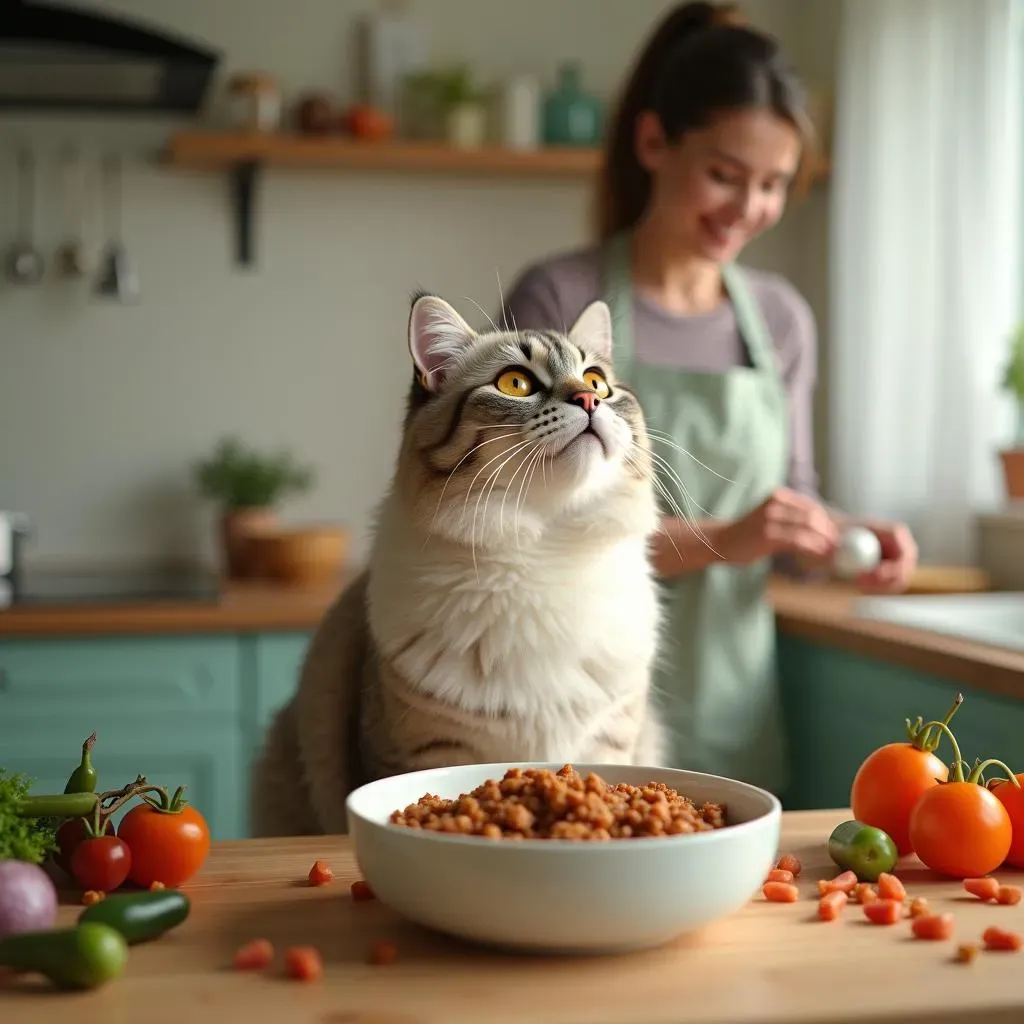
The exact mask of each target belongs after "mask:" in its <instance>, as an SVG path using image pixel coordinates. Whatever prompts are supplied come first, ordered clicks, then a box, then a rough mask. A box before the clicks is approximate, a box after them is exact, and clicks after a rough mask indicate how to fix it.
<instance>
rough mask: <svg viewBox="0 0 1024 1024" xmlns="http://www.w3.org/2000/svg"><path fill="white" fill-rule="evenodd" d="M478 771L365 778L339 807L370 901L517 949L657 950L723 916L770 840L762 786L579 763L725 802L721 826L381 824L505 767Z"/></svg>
mask: <svg viewBox="0 0 1024 1024" xmlns="http://www.w3.org/2000/svg"><path fill="white" fill-rule="evenodd" d="M561 767H562V765H561V764H532V763H531V764H474V765H459V766H457V767H452V768H435V769H429V770H427V771H420V772H410V773H408V774H405V775H397V776H393V777H391V778H386V779H380V780H378V781H376V782H371V783H369V784H367V785H365V786H361V787H360V788H359V789H357V790H355V791H354V792H352V793H351V794H350V795H349V797H348V801H347V806H348V815H349V830H350V833H351V836H352V839H353V845H354V848H355V855H356V860H357V862H358V864H359V868H360V870H361V871H362V873H363V876H364V877H365V879H366V880H367V882H368V883H369V884H370V887H371V888H372V889H373V891H374V892H375V893H376V895H377V897H378V899H380V900H381V901H382V902H383V903H384V904H386V905H387V906H389V907H391V908H392V909H393V910H395V911H396V912H398V913H399V914H401V915H402V916H404V917H406V918H408V919H409V920H411V921H415V922H416V923H418V924H421V925H424V926H426V927H428V928H433V929H435V930H437V931H440V932H446V933H448V934H450V935H455V936H458V937H460V938H463V939H468V940H470V941H473V942H479V943H485V944H488V945H497V946H502V947H507V948H513V949H521V950H536V951H540V950H544V951H549V952H561V953H611V952H625V951H628V950H634V949H643V948H646V947H651V946H657V945H661V944H663V943H666V942H669V941H671V940H672V939H674V938H676V937H678V936H680V935H682V934H684V933H686V932H689V931H692V930H694V929H697V928H700V927H702V926H704V925H706V924H708V923H709V922H711V921H714V920H716V919H719V918H723V917H726V916H727V915H729V914H732V913H734V912H736V911H737V910H739V909H740V907H742V906H743V905H744V904H745V903H747V902H748V901H749V900H750V899H751V897H752V896H753V895H754V894H755V893H756V891H757V890H758V888H759V887H760V886H761V884H762V883H763V882H764V879H765V876H766V875H767V874H768V872H769V871H770V870H771V867H772V864H773V863H774V860H775V858H776V855H777V852H778V844H779V828H780V825H781V817H782V806H781V805H780V803H779V801H778V800H777V799H776V798H775V797H774V796H773V795H772V794H771V793H768V792H766V791H765V790H762V789H758V788H757V787H755V786H751V785H748V784H746V783H743V782H737V781H735V780H733V779H726V778H721V777H719V776H716V775H705V774H702V773H700V772H689V771H681V770H677V769H672V768H651V767H643V766H640V767H637V766H626V765H605V764H575V765H574V767H575V768H576V769H577V770H578V771H580V772H581V773H582V774H586V773H587V772H588V771H594V772H596V773H597V774H598V775H600V776H601V777H602V778H603V779H604V780H605V781H606V782H609V783H612V784H615V783H619V782H625V783H628V784H630V785H634V786H642V785H644V784H646V783H648V782H663V783H665V785H667V786H671V787H672V788H673V789H675V790H677V791H678V792H679V793H680V794H683V795H685V796H689V797H691V798H692V799H693V800H695V801H696V802H697V803H698V804H700V803H702V802H703V801H706V800H710V801H714V802H716V803H722V804H725V805H726V820H727V823H728V824H727V826H726V827H725V828H720V829H713V830H710V831H707V832H697V833H689V834H685V835H678V836H660V837H657V838H652V839H611V840H606V841H604V842H573V841H571V840H557V839H524V840H519V841H510V840H504V839H498V840H494V839H485V838H482V837H480V836H465V835H454V834H451V833H443V832H433V831H426V830H423V829H411V828H407V827H404V826H396V825H390V824H388V818H389V816H390V815H391V813H392V812H393V811H395V810H404V809H405V807H407V806H408V805H409V804H411V803H415V802H416V801H417V800H419V799H420V797H422V796H423V795H424V794H426V793H434V794H436V795H437V796H440V797H443V798H446V799H451V798H454V797H457V796H459V795H460V794H462V793H468V792H469V791H470V790H472V789H475V788H476V787H477V786H478V785H480V784H481V783H482V782H485V781H486V780H487V779H501V777H502V776H503V775H504V774H505V772H506V771H507V769H509V768H550V769H552V770H554V771H557V770H558V769H559V768H561Z"/></svg>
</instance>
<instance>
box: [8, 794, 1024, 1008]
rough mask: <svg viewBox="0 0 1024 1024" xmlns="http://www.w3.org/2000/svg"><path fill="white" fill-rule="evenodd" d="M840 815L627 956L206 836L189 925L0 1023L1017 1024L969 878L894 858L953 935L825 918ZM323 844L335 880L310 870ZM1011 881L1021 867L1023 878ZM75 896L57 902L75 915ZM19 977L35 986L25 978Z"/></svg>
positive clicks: (1012, 923) (339, 849)
mask: <svg viewBox="0 0 1024 1024" xmlns="http://www.w3.org/2000/svg"><path fill="white" fill-rule="evenodd" d="M847 817H849V812H848V811H845V810H843V811H812V812H790V813H786V814H784V815H783V827H782V840H781V849H782V851H785V852H793V853H795V854H797V856H799V857H800V859H801V860H802V862H803V865H804V871H803V873H802V875H801V876H800V880H799V881H800V888H801V891H802V896H803V899H802V900H801V901H800V902H798V903H796V904H779V903H769V902H767V901H765V900H763V899H762V898H760V896H759V894H755V895H754V897H753V898H752V900H751V901H750V903H748V904H747V905H746V906H745V907H744V908H743V909H742V910H741V911H739V912H738V913H737V914H735V915H734V916H732V917H730V918H727V919H725V920H723V921H719V922H717V923H716V924H714V925H712V926H710V927H709V928H707V929H705V930H704V931H703V932H701V933H698V934H694V935H691V936H689V937H685V938H682V939H680V940H678V941H677V942H675V943H672V944H670V945H669V946H667V947H662V948H660V949H656V950H652V951H648V952H643V953H636V954H631V955H627V956H621V957H599V958H594V959H579V958H571V959H559V958H552V957H532V956H510V955H504V954H500V953H494V952H489V951H484V950H482V949H478V948H476V947H473V946H470V945H466V944H463V943H459V942H456V941H454V940H450V939H447V938H445V937H443V936H437V935H434V934H432V933H430V932H427V931H425V930H423V929H420V928H419V927H417V926H415V925H412V924H407V923H406V922H405V921H404V920H402V919H401V918H399V917H398V916H397V915H396V914H394V913H392V912H391V911H390V910H388V909H387V908H386V907H385V906H383V905H382V904H380V903H378V902H376V901H372V902H362V903H353V902H352V901H351V900H350V898H349V895H348V891H349V888H348V887H349V884H350V883H351V882H352V881H353V880H354V879H356V878H357V877H359V873H358V870H357V868H356V866H355V863H354V859H353V856H352V851H351V846H350V844H349V841H348V839H347V838H345V837H313V838H306V837H303V838H296V839H270V840H247V841H242V842H230V843H219V844H214V846H213V848H212V850H211V854H210V857H209V860H208V861H207V864H206V865H205V867H204V869H203V870H202V872H201V874H200V876H199V877H198V878H197V879H196V880H195V881H194V882H193V883H191V884H190V885H189V886H188V892H189V893H190V895H191V897H192V901H193V906H192V913H191V915H190V917H189V919H188V920H187V921H186V922H185V923H184V924H183V925H181V926H180V927H179V928H178V929H176V930H175V931H173V932H171V933H169V934H167V935H164V936H162V937H161V938H159V939H157V940H155V941H153V942H150V943H146V944H143V945H139V946H134V947H132V950H131V954H130V959H129V962H128V965H127V967H126V969H125V973H124V974H122V975H121V976H120V977H119V978H117V979H115V980H114V981H113V982H111V983H109V984H108V985H107V986H106V987H104V988H102V989H100V990H97V991H95V992H89V993H84V994H73V995H68V994H56V993H54V994H49V993H48V994H46V995H43V994H41V993H42V992H44V991H46V990H45V986H44V985H43V984H42V983H37V982H29V981H28V980H27V979H23V980H21V981H19V982H18V983H17V985H15V983H14V982H9V983H8V987H4V986H3V985H0V1019H3V1020H12V1021H13V1020H17V1021H18V1022H19V1024H50V1022H52V1021H54V1020H57V1019H71V1018H74V1020H75V1021H76V1024H138V1022H140V1021H145V1022H146V1024H180V1022H181V1021H182V1020H187V1021H189V1022H190V1024H206V1022H217V1024H222V1022H224V1021H234V1020H244V1021H246V1022H247V1024H271V1022H273V1024H277V1022H278V1021H288V1022H289V1024H307V1022H308V1024H314V1022H315V1024H462V1022H465V1024H480V1022H481V1021H484V1020H486V1021H488V1022H490V1024H505V1022H511V1021H529V1022H530V1024H556V1022H557V1024H569V1022H573V1024H584V1022H585V1024H670V1022H671V1024H676V1022H680V1024H682V1022H684V1021H693V1020H699V1021H701V1022H702V1024H812V1022H813V1024H861V1022H863V1024H868V1022H870V1024H889V1022H895V1021H897V1020H898V1021H904V1022H922V1024H923V1022H925V1021H927V1022H930V1024H953V1022H966V1021H970V1022H971V1024H997V1022H998V1024H1003V1022H1006V1024H1009V1022H1010V1021H1020V1020H1022V1019H1024V988H1022V987H1021V985H1020V983H1019V975H1020V967H1021V961H1020V957H1021V956H1024V953H1020V954H1016V955H1015V954H1012V953H985V952H981V953H980V954H979V955H978V957H977V959H976V960H975V961H974V962H973V963H971V964H970V965H963V964H959V963H957V962H955V959H954V953H955V950H956V943H957V942H958V941H969V940H970V941H973V940H978V939H979V938H980V935H981V932H982V931H983V930H984V929H985V928H986V927H987V926H988V925H990V924H992V923H993V922H995V923H998V924H999V925H1001V926H1003V927H1006V928H1010V929H1015V930H1018V931H1020V930H1024V904H1019V905H1018V906H1015V907H1010V906H993V905H988V904H983V903H981V902H980V901H976V900H974V899H973V898H965V896H964V893H963V890H962V888H961V886H960V884H959V883H957V882H955V881H940V880H936V879H933V878H932V876H931V875H930V873H929V872H927V871H926V870H925V869H924V868H923V867H921V866H920V864H919V863H918V862H915V861H911V862H910V863H909V865H908V867H907V868H906V869H905V870H902V871H901V872H900V874H901V876H902V877H903V879H904V882H905V884H906V886H907V889H908V893H909V894H910V896H919V895H920V896H925V897H926V898H927V899H928V901H929V903H930V904H931V905H932V907H933V908H934V909H941V910H948V911H950V912H951V913H953V914H954V915H955V917H956V937H955V939H954V940H953V941H952V942H949V941H947V942H923V941H914V940H911V939H910V937H909V936H910V932H909V925H908V924H907V923H906V922H902V923H900V924H897V925H894V926H892V927H882V926H876V925H871V924H869V923H867V921H866V920H865V918H864V917H863V914H862V912H861V910H860V908H859V907H858V906H853V905H851V906H848V907H847V908H846V910H845V911H844V913H843V916H842V917H841V918H840V919H839V920H838V921H835V922H829V923H825V922H821V921H818V920H817V918H816V915H815V909H816V898H815V894H816V892H817V886H816V880H817V879H819V878H824V877H831V875H833V874H835V873H836V869H835V868H834V866H832V865H831V864H830V862H829V861H828V857H827V853H826V848H825V843H826V840H827V837H828V835H829V833H830V832H831V830H832V828H833V827H834V826H835V825H836V824H838V823H839V822H840V821H842V820H844V819H845V818H847ZM317 858H323V859H326V860H327V861H328V863H329V864H330V866H331V867H332V869H333V870H334V873H335V880H334V882H333V883H332V884H330V885H328V886H324V887H321V888H310V887H308V886H307V885H305V884H304V880H305V877H306V874H307V872H308V870H309V868H310V865H311V864H312V863H313V861H314V860H315V859H317ZM1018 881H1019V880H1018ZM78 911H79V908H78V907H77V906H73V905H68V906H63V907H62V908H61V911H60V917H61V922H62V923H63V922H71V921H73V920H74V918H75V916H76V915H77V913H78ZM257 937H262V938H267V939H269V940H270V941H271V942H272V943H273V944H274V946H275V948H276V951H277V955H278V963H277V966H276V967H275V968H274V969H272V970H270V971H269V972H267V973H266V974H265V975H262V976H261V975H259V974H251V973H237V972H235V971H234V970H233V969H232V966H231V964H232V956H233V954H234V951H235V949H236V948H237V947H238V946H240V945H241V944H242V943H245V942H247V941H249V940H251V939H253V938H257ZM379 939H384V940H388V941H391V942H393V943H394V945H395V946H396V948H397V950H398V958H397V960H396V962H395V963H393V964H391V965H388V966H371V965H369V964H368V963H366V954H367V950H368V948H369V946H370V944H371V943H372V942H374V941H375V940H379ZM293 944H295V945H299V944H302V945H315V946H316V947H317V948H318V949H319V950H320V952H321V954H322V956H323V960H324V975H323V977H322V978H321V979H320V980H319V981H316V982H313V983H308V984H303V983H299V982H294V981H290V980H288V979H287V978H285V977H284V976H283V974H282V972H281V967H280V958H281V956H282V955H283V953H284V950H285V949H286V948H287V947H288V946H290V945H293ZM24 988H28V989H29V991H24Z"/></svg>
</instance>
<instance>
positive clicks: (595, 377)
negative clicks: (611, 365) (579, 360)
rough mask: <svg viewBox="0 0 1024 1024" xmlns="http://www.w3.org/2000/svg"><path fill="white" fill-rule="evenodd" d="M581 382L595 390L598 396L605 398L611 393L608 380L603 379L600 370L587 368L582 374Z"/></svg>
mask: <svg viewBox="0 0 1024 1024" xmlns="http://www.w3.org/2000/svg"><path fill="white" fill-rule="evenodd" d="M583 383H584V384H586V385H587V387H588V388H590V389H591V390H592V391H594V392H596V394H597V397H598V398H607V397H608V396H609V395H610V394H611V393H612V389H611V388H610V387H609V386H608V381H606V380H605V379H604V374H603V373H601V371H600V370H587V372H586V373H585V374H583Z"/></svg>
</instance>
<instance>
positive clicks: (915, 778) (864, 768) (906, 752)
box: [850, 743, 949, 857]
mask: <svg viewBox="0 0 1024 1024" xmlns="http://www.w3.org/2000/svg"><path fill="white" fill-rule="evenodd" d="M947 778H949V769H948V768H947V767H946V765H945V764H943V763H942V761H940V760H939V758H938V757H936V756H935V754H933V753H932V752H931V751H930V750H922V749H921V748H919V747H917V746H915V745H914V744H913V743H888V744H886V745H885V746H884V747H879V748H878V750H876V751H874V752H873V753H872V754H870V755H868V757H867V758H866V759H865V761H864V763H863V764H862V765H861V766H860V768H859V769H858V770H857V774H856V775H855V776H854V778H853V786H852V787H851V789H850V806H851V808H852V810H853V816H854V817H855V818H856V819H857V820H858V821H863V822H864V824H865V825H872V826H873V827H875V828H880V829H881V830H882V831H883V832H886V833H888V835H889V837H890V838H891V839H892V841H893V842H894V843H895V844H896V849H897V850H898V851H899V854H900V856H901V857H903V856H906V854H908V853H912V852H913V850H914V847H913V844H912V843H911V840H910V815H911V812H912V811H913V810H914V806H915V805H916V804H917V802H918V801H919V800H920V799H921V797H922V796H923V795H924V794H925V793H927V792H928V791H930V790H932V789H934V788H936V787H938V786H939V784H940V783H943V782H945V781H946V779H947Z"/></svg>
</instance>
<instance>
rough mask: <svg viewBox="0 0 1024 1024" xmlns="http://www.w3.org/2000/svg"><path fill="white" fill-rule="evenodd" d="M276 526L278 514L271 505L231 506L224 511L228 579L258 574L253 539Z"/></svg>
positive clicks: (222, 529)
mask: <svg viewBox="0 0 1024 1024" xmlns="http://www.w3.org/2000/svg"><path fill="white" fill-rule="evenodd" d="M276 525H277V515H276V514H275V513H274V512H273V511H272V510H271V509H267V508H231V509H225V510H224V511H223V512H222V513H221V519H220V543H221V556H222V559H223V564H224V575H225V576H226V577H227V578H228V579H231V580H237V579H246V578H249V577H252V576H255V575H257V566H256V564H255V559H254V552H253V548H252V544H251V538H252V537H253V536H255V535H256V534H259V533H262V532H264V531H266V530H272V529H274V528H275V527H276Z"/></svg>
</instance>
